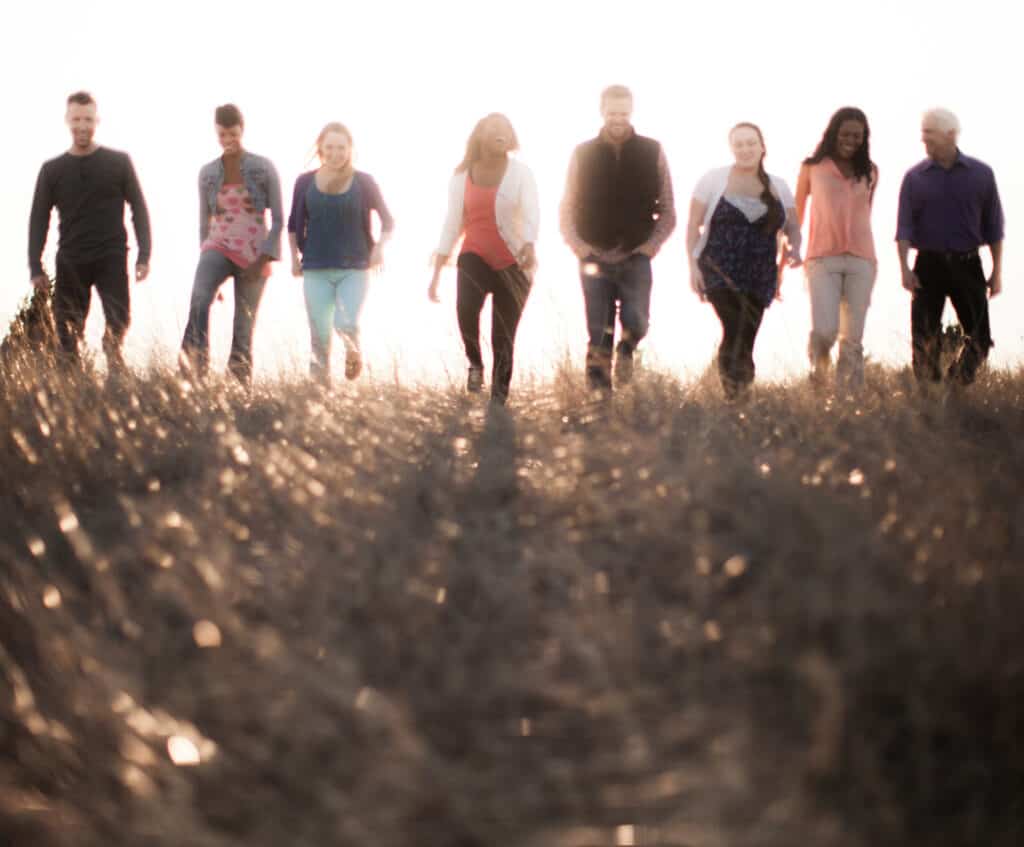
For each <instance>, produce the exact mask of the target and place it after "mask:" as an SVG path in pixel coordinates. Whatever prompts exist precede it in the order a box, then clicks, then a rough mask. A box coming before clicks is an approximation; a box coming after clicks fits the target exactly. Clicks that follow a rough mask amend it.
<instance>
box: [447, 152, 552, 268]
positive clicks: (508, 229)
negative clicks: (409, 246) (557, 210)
mask: <svg viewBox="0 0 1024 847" xmlns="http://www.w3.org/2000/svg"><path fill="white" fill-rule="evenodd" d="M468 175H469V171H461V172H460V173H457V174H455V175H453V176H452V178H451V180H450V181H449V183H448V216H447V217H446V218H445V222H444V228H443V229H442V230H441V241H440V243H439V244H438V245H437V254H438V255H439V256H448V255H450V254H451V252H452V249H453V248H454V247H455V242H456V241H458V239H459V236H460V235H462V232H463V228H464V227H463V202H464V199H465V196H466V179H467V177H468ZM494 216H495V218H496V219H497V222H498V233H499V235H501V238H502V240H503V241H504V242H505V244H506V245H507V246H508V249H509V250H510V251H511V253H512V255H513V256H518V255H519V251H520V250H522V249H523V245H524V244H532V243H533V242H534V241H536V240H537V231H538V229H539V228H540V206H539V204H538V202H537V183H536V182H535V181H534V179H533V173H532V172H531V171H530V169H529V168H528V167H527V166H526V165H524V164H523V163H522V162H520V161H519V160H518V159H511V158H510V159H509V160H508V167H507V168H506V169H505V176H503V177H502V179H501V184H500V185H499V186H498V193H497V195H496V196H495V199H494Z"/></svg>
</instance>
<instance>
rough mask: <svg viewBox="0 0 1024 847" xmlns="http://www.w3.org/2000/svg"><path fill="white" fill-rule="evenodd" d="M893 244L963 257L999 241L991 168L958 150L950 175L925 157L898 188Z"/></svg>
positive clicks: (999, 211) (997, 206) (999, 220)
mask: <svg viewBox="0 0 1024 847" xmlns="http://www.w3.org/2000/svg"><path fill="white" fill-rule="evenodd" d="M896 240H897V241H909V242H910V244H911V246H912V247H915V248H917V249H918V250H935V251H940V252H945V251H947V250H952V251H955V252H958V253H960V252H962V253H966V252H967V251H969V250H976V249H978V247H980V246H981V245H982V244H997V243H998V242H1000V241H1002V240H1003V207H1002V206H1001V205H1000V203H999V191H998V189H997V188H996V178H995V175H994V174H993V173H992V168H990V167H989V166H988V165H986V164H985V163H984V162H979V161H978V160H977V159H972V158H971V157H970V156H965V155H964V154H963V153H961V152H960V151H959V150H958V151H957V155H956V161H955V162H954V163H953V167H951V168H950V169H949V170H948V171H947V170H946V169H945V168H943V167H942V166H941V165H940V164H938V163H937V162H934V161H932V160H931V159H925V160H924V161H923V162H921V163H920V164H917V165H914V167H912V168H911V169H910V170H909V171H907V173H906V175H905V176H904V177H903V184H902V185H901V186H900V207H899V218H898V220H897V224H896Z"/></svg>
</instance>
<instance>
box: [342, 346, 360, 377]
mask: <svg viewBox="0 0 1024 847" xmlns="http://www.w3.org/2000/svg"><path fill="white" fill-rule="evenodd" d="M362 371H363V356H362V354H361V353H360V352H359V351H358V350H357V349H356V348H355V347H350V348H349V349H348V350H346V351H345V379H355V378H356V377H357V376H359V374H361V373H362Z"/></svg>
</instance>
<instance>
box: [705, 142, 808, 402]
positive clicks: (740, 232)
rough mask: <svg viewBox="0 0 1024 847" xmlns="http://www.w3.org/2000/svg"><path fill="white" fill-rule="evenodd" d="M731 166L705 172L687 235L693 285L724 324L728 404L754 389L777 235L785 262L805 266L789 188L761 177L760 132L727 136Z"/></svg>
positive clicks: (774, 275)
mask: <svg viewBox="0 0 1024 847" xmlns="http://www.w3.org/2000/svg"><path fill="white" fill-rule="evenodd" d="M729 145H730V147H731V148H732V153H733V157H734V158H735V162H734V164H732V165H730V166H728V167H724V168H716V169H715V170H712V171H708V172H707V173H706V174H705V175H704V176H703V177H701V179H700V181H699V182H698V183H697V187H696V188H695V189H694V192H693V199H692V200H691V202H690V218H689V223H688V225H687V230H686V247H687V251H688V253H689V258H690V285H691V286H692V288H693V290H694V292H695V293H696V294H697V296H698V297H700V299H701V300H707V301H710V303H711V305H712V306H713V307H714V309H715V312H716V313H717V315H718V319H719V320H720V321H721V323H722V342H721V344H720V345H719V347H718V373H719V377H720V378H721V381H722V388H723V390H724V391H725V395H726V397H727V398H729V399H730V400H731V399H735V398H736V397H737V396H738V395H740V394H741V393H743V392H744V391H745V390H746V389H747V388H748V387H749V386H750V383H752V382H753V381H754V341H755V340H756V338H757V331H758V329H759V328H760V326H761V318H762V317H763V315H764V310H765V309H766V308H767V307H768V306H769V305H771V302H772V300H773V299H774V298H775V297H776V296H777V295H778V279H779V273H778V255H779V243H780V233H783V234H784V236H785V237H784V239H782V240H783V243H784V245H785V253H784V257H785V261H786V262H787V263H788V264H789V266H790V267H797V266H798V265H799V264H800V227H799V225H798V224H797V220H796V210H795V208H794V202H793V195H792V193H791V192H790V190H789V187H788V186H787V185H786V183H785V182H784V181H783V180H782V179H780V178H779V177H777V176H774V175H772V174H769V173H767V172H766V171H765V169H764V156H765V144H764V136H763V135H762V134H761V130H760V129H759V128H758V127H757V126H755V125H754V124H751V123H740V124H737V125H736V126H734V127H733V128H732V129H731V130H730V131H729Z"/></svg>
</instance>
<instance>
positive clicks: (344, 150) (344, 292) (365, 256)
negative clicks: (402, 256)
mask: <svg viewBox="0 0 1024 847" xmlns="http://www.w3.org/2000/svg"><path fill="white" fill-rule="evenodd" d="M316 151H317V155H318V156H319V157H320V167H319V168H318V169H317V170H315V171H309V172H307V173H304V174H302V175H301V176H300V177H299V178H298V179H297V180H295V189H294V192H293V194H292V210H291V214H290V215H289V216H288V242H289V244H290V246H291V251H292V274H293V275H294V276H301V277H302V278H303V291H304V293H305V297H306V314H307V316H308V317H309V335H310V347H311V348H312V352H313V356H312V358H311V359H310V363H309V372H310V376H311V377H313V378H314V379H317V380H319V381H321V382H324V383H328V382H330V377H331V370H330V361H331V338H332V333H333V332H337V333H338V334H339V335H340V336H341V338H342V340H343V341H344V343H345V378H346V379H355V378H356V377H357V376H359V373H360V371H361V370H362V368H363V357H362V350H361V347H360V344H359V316H360V314H361V313H362V310H363V303H364V302H365V300H366V291H367V287H368V285H369V278H370V271H371V270H372V269H373V268H376V267H379V266H380V264H381V262H382V254H381V246H382V244H383V243H384V242H385V241H387V239H388V238H389V237H390V236H391V231H392V229H393V228H394V221H393V220H392V218H391V214H390V213H389V212H388V207H387V206H386V205H385V203H384V198H383V197H382V196H381V193H380V189H379V188H378V187H377V183H376V182H375V181H374V179H373V177H372V176H370V175H369V174H368V173H364V172H362V171H357V170H356V169H355V168H354V167H353V165H352V134H351V133H350V132H349V131H348V129H347V128H346V127H345V125H344V124H340V123H329V124H327V126H325V127H324V128H323V129H322V130H321V131H320V135H319V136H318V137H317V139H316ZM373 212H376V214H377V217H378V218H380V225H381V232H380V241H379V242H376V243H375V242H374V238H373V227H372V219H371V213H373Z"/></svg>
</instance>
